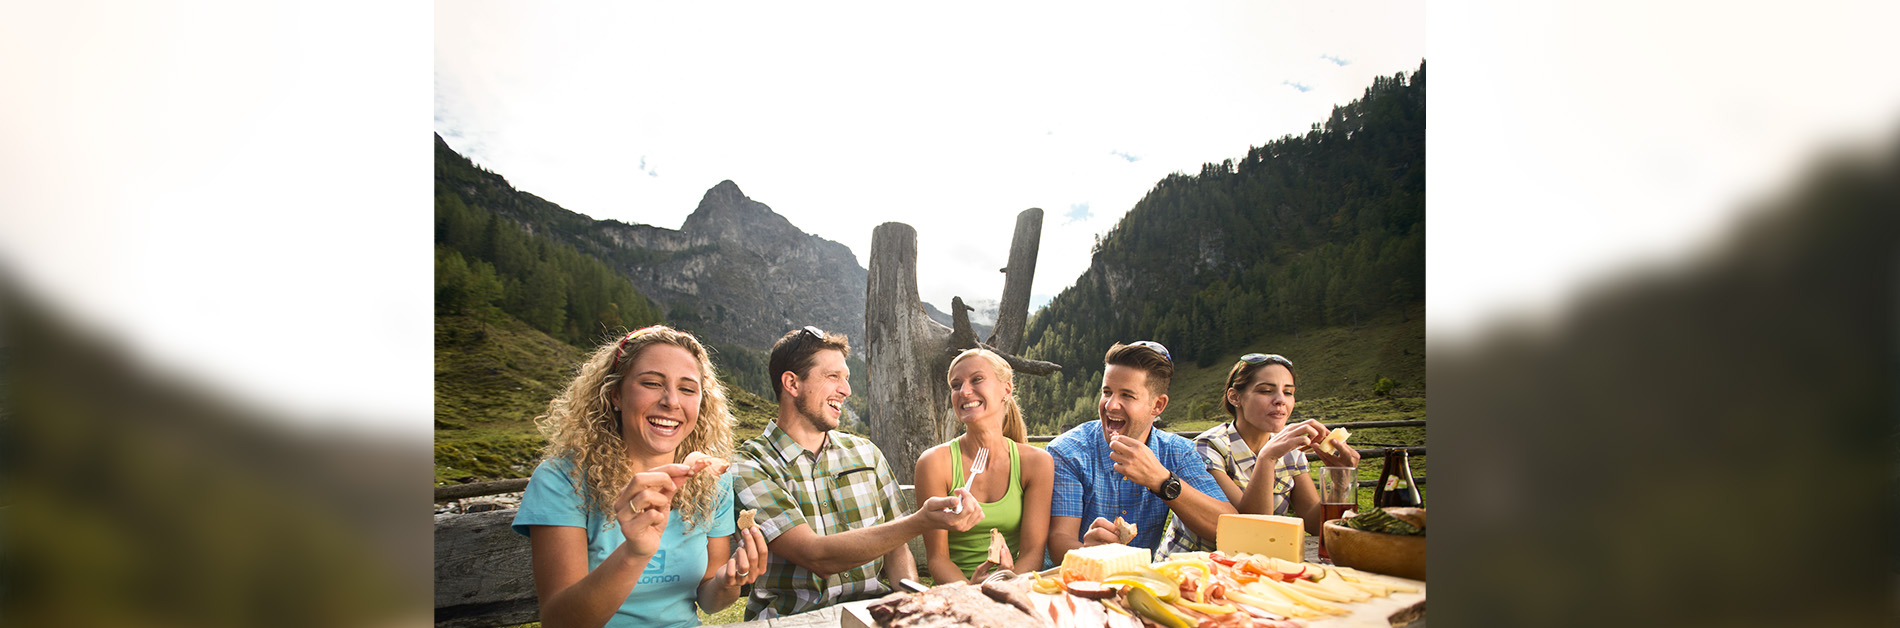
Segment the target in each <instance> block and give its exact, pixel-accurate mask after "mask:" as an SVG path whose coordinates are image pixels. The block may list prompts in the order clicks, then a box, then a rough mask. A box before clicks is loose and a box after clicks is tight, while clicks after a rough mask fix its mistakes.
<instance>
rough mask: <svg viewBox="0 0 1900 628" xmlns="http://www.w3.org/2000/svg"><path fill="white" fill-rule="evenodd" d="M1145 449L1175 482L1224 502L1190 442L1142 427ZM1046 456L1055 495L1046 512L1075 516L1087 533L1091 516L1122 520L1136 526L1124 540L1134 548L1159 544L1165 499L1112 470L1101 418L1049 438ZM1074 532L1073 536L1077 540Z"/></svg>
mask: <svg viewBox="0 0 1900 628" xmlns="http://www.w3.org/2000/svg"><path fill="white" fill-rule="evenodd" d="M1147 444H1148V449H1150V450H1153V451H1154V453H1155V459H1157V460H1160V461H1161V466H1164V467H1167V468H1168V470H1169V471H1172V472H1174V474H1175V475H1178V476H1181V483H1183V484H1186V485H1188V486H1192V487H1194V489H1195V490H1198V491H1200V492H1202V493H1206V494H1208V495H1209V496H1211V497H1213V498H1214V499H1218V500H1221V501H1223V502H1224V501H1227V493H1226V492H1224V491H1222V490H1221V489H1220V484H1219V483H1216V482H1215V481H1214V476H1213V475H1211V474H1209V473H1208V472H1207V465H1206V463H1205V461H1203V460H1201V456H1200V455H1199V454H1197V453H1195V451H1194V442H1193V441H1190V440H1188V439H1185V438H1181V437H1180V436H1177V435H1174V434H1171V433H1168V432H1165V431H1162V430H1160V429H1156V428H1149V430H1148V443H1147ZM1048 451H1049V457H1051V458H1054V459H1055V463H1056V482H1055V493H1054V495H1053V496H1052V498H1051V499H1050V502H1049V514H1050V516H1055V517H1079V518H1081V519H1082V527H1081V530H1080V532H1081V534H1087V533H1088V531H1089V524H1090V523H1092V522H1094V521H1095V518H1096V517H1102V518H1105V519H1108V520H1109V521H1114V520H1115V518H1116V517H1121V518H1123V519H1126V520H1127V521H1128V522H1130V523H1133V524H1135V527H1136V528H1137V530H1136V534H1135V538H1134V539H1133V540H1131V541H1129V542H1128V544H1129V545H1132V546H1135V547H1145V548H1148V549H1149V550H1154V549H1155V548H1157V547H1159V546H1160V545H1161V533H1162V532H1163V531H1164V530H1165V529H1166V528H1167V523H1168V502H1165V501H1161V498H1160V497H1159V496H1157V495H1155V494H1154V493H1153V492H1152V491H1149V490H1148V488H1147V487H1145V486H1142V485H1140V484H1136V483H1134V482H1133V481H1132V480H1129V479H1128V478H1127V477H1125V476H1123V475H1122V474H1120V473H1118V472H1116V471H1115V461H1114V460H1112V459H1110V458H1109V454H1110V453H1113V452H1112V451H1111V450H1110V449H1109V447H1108V440H1107V439H1105V438H1103V437H1102V421H1101V420H1100V419H1097V420H1094V421H1089V422H1087V423H1083V424H1081V425H1077V426H1075V427H1074V428H1073V429H1070V430H1069V431H1067V432H1063V433H1062V435H1061V436H1057V437H1056V439H1055V440H1053V441H1050V442H1049V448H1048ZM1080 538H1081V537H1080V535H1078V536H1077V539H1078V540H1079V539H1080Z"/></svg>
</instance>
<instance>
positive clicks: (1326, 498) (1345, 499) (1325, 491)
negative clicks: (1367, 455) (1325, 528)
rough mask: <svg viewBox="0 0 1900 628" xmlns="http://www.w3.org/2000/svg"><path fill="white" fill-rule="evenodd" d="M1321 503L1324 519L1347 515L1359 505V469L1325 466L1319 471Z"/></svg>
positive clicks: (1329, 519)
mask: <svg viewBox="0 0 1900 628" xmlns="http://www.w3.org/2000/svg"><path fill="white" fill-rule="evenodd" d="M1319 504H1320V510H1321V513H1322V514H1323V517H1322V518H1321V520H1322V521H1331V520H1333V519H1338V518H1340V517H1343V516H1345V514H1346V511H1349V510H1352V509H1354V508H1357V507H1358V505H1359V469H1357V468H1355V467H1323V468H1321V469H1320V472H1319Z"/></svg>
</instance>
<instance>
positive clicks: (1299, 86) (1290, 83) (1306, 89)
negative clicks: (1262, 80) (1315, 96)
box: [1280, 81, 1313, 94]
mask: <svg viewBox="0 0 1900 628" xmlns="http://www.w3.org/2000/svg"><path fill="white" fill-rule="evenodd" d="M1280 84H1281V85H1286V86H1289V87H1292V88H1293V89H1297V90H1300V93H1302V94H1304V93H1306V92H1310V91H1313V86H1311V85H1307V84H1305V83H1295V82H1293V81H1280Z"/></svg>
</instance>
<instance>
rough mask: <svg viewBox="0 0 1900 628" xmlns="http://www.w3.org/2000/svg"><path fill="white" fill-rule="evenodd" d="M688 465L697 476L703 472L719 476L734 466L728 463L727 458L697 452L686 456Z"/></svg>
mask: <svg viewBox="0 0 1900 628" xmlns="http://www.w3.org/2000/svg"><path fill="white" fill-rule="evenodd" d="M686 465H687V466H689V467H692V468H693V473H694V474H695V475H697V474H699V473H700V472H702V471H712V474H713V475H719V474H721V473H725V472H726V468H727V467H730V466H732V463H730V462H726V459H725V458H720V457H718V456H709V455H706V454H703V453H699V452H697V451H695V452H693V453H690V454H686Z"/></svg>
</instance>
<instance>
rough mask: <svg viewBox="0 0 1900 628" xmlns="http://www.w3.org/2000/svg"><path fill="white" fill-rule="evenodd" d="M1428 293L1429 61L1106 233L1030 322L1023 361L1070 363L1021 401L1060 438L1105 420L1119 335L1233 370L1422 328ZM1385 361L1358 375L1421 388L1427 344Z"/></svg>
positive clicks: (1166, 195)
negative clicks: (1282, 349) (1372, 330)
mask: <svg viewBox="0 0 1900 628" xmlns="http://www.w3.org/2000/svg"><path fill="white" fill-rule="evenodd" d="M1424 298H1425V65H1424V63H1423V62H1421V63H1420V64H1419V68H1418V70H1417V71H1416V72H1414V73H1412V74H1411V75H1409V76H1408V75H1406V74H1404V73H1400V74H1398V75H1394V76H1391V77H1380V78H1379V79H1378V80H1377V81H1375V82H1374V84H1373V85H1372V86H1371V87H1369V88H1367V89H1366V92H1365V95H1364V96H1363V97H1362V98H1360V99H1358V100H1355V101H1353V102H1352V103H1350V104H1347V105H1344V106H1340V107H1335V108H1334V110H1333V113H1332V116H1331V117H1330V118H1329V119H1328V120H1326V121H1325V122H1324V123H1323V124H1322V123H1316V124H1315V125H1314V129H1313V130H1312V131H1311V132H1309V133H1307V134H1305V135H1303V136H1291V135H1289V136H1286V137H1283V138H1280V139H1278V140H1274V141H1272V142H1269V143H1267V144H1266V145H1265V146H1258V147H1253V148H1250V149H1249V150H1248V151H1247V153H1246V156H1245V157H1242V158H1240V159H1238V160H1231V159H1230V160H1226V161H1223V162H1221V163H1218V164H1213V163H1210V164H1206V165H1204V166H1203V167H1202V168H1201V172H1200V173H1199V174H1195V175H1185V174H1180V173H1177V174H1174V175H1170V176H1169V177H1168V178H1166V179H1164V180H1162V181H1161V182H1159V183H1157V184H1156V185H1155V187H1154V188H1153V189H1152V190H1150V191H1149V192H1148V194H1147V195H1146V196H1145V197H1144V198H1142V199H1141V200H1140V201H1138V202H1137V203H1136V204H1135V206H1134V207H1133V208H1132V209H1130V210H1129V212H1128V213H1127V215H1126V216H1124V217H1123V219H1122V221H1121V223H1119V224H1118V225H1116V226H1115V228H1114V229H1112V230H1110V231H1109V232H1108V234H1107V235H1106V236H1104V237H1102V238H1101V241H1100V242H1099V243H1098V244H1097V246H1096V248H1095V251H1094V258H1093V260H1092V263H1091V265H1090V268H1089V270H1088V271H1086V272H1085V273H1083V275H1082V276H1081V277H1080V278H1078V279H1077V280H1076V283H1075V285H1073V286H1071V287H1069V288H1067V289H1065V290H1063V291H1062V293H1060V294H1059V295H1057V296H1056V298H1055V299H1054V300H1053V301H1052V302H1051V303H1050V304H1049V306H1048V307H1046V308H1044V309H1042V310H1041V311H1039V312H1038V313H1037V314H1036V315H1035V316H1034V317H1033V318H1032V319H1031V320H1030V322H1029V330H1028V335H1027V340H1028V345H1029V349H1028V350H1027V351H1026V354H1027V355H1028V356H1029V357H1032V358H1036V359H1042V360H1049V361H1053V362H1057V363H1060V364H1063V365H1065V367H1067V368H1066V369H1065V372H1064V373H1062V374H1060V376H1058V377H1054V378H1048V379H1044V378H1024V379H1025V382H1024V383H1023V384H1022V385H1021V386H1020V388H1019V393H1018V394H1019V397H1021V399H1022V402H1023V405H1024V410H1025V414H1026V415H1027V416H1028V417H1029V419H1030V422H1031V424H1032V431H1035V432H1040V433H1052V432H1054V431H1057V430H1060V429H1064V428H1067V427H1068V426H1072V425H1075V424H1077V423H1080V422H1083V421H1087V420H1088V419H1091V418H1094V415H1095V409H1094V404H1093V403H1092V401H1093V396H1094V395H1093V393H1094V388H1095V387H1096V386H1098V385H1099V381H1100V372H1101V368H1102V367H1101V360H1102V353H1103V352H1104V351H1105V350H1106V349H1107V348H1108V347H1109V346H1110V345H1112V344H1114V343H1115V342H1117V341H1131V340H1137V339H1154V340H1158V341H1160V342H1161V343H1162V344H1165V345H1167V346H1168V347H1169V349H1170V350H1171V352H1172V353H1173V354H1174V359H1175V361H1176V363H1177V365H1179V366H1180V367H1182V368H1193V367H1216V366H1222V367H1224V363H1227V362H1228V361H1231V360H1233V359H1235V358H1236V357H1237V356H1239V355H1241V354H1243V353H1247V352H1250V351H1256V350H1265V351H1272V350H1273V348H1272V347H1271V346H1265V345H1264V344H1263V341H1271V340H1272V339H1275V338H1296V337H1298V336H1299V335H1300V334H1302V333H1304V332H1311V331H1315V330H1319V329H1322V328H1344V329H1346V330H1348V331H1349V332H1352V331H1357V330H1359V329H1360V328H1361V327H1362V326H1364V325H1368V324H1370V323H1372V322H1373V321H1379V324H1380V325H1381V329H1380V330H1379V331H1378V333H1380V334H1391V335H1410V334H1411V332H1410V331H1403V330H1401V331H1393V329H1392V328H1393V326H1394V325H1404V324H1406V323H1415V322H1416V321H1414V320H1413V319H1414V317H1415V316H1416V314H1415V313H1416V312H1418V311H1422V308H1420V307H1419V306H1420V305H1422V303H1423V302H1424ZM1314 351H1315V352H1316V353H1322V354H1324V353H1336V352H1330V351H1327V350H1326V349H1325V348H1320V347H1315V348H1314ZM1390 353H1391V355H1389V356H1382V357H1380V358H1378V359H1379V360H1380V361H1381V362H1383V363H1382V364H1375V365H1372V366H1370V367H1361V368H1369V369H1370V370H1367V371H1365V372H1367V373H1377V374H1381V375H1387V376H1399V374H1410V373H1416V376H1415V377H1416V380H1417V381H1396V382H1394V385H1395V386H1405V387H1410V388H1412V389H1414V390H1416V389H1422V387H1423V385H1424V382H1423V365H1424V354H1423V351H1422V343H1421V344H1420V345H1419V350H1417V351H1413V350H1411V349H1410V348H1409V347H1408V348H1403V349H1400V350H1397V351H1392V352H1390ZM1289 357H1292V358H1293V359H1294V360H1295V361H1296V363H1300V364H1302V379H1303V380H1304V377H1305V373H1306V372H1307V370H1308V369H1313V368H1314V367H1319V368H1320V369H1322V370H1323V369H1325V368H1326V367H1328V366H1331V365H1330V364H1329V363H1328V361H1329V360H1336V361H1341V362H1344V361H1350V360H1355V359H1358V358H1363V357H1365V356H1363V355H1361V356H1329V357H1327V358H1324V359H1322V360H1321V361H1318V362H1313V361H1311V360H1312V358H1319V357H1320V356H1319V355H1315V356H1289ZM1303 358H1305V359H1304V360H1303ZM1342 366H1343V364H1342ZM1371 384H1372V383H1371V382H1367V386H1366V388H1367V392H1368V393H1370V392H1372V391H1371V389H1372V385H1371ZM1179 414H1181V413H1180V412H1178V411H1171V412H1170V413H1168V415H1177V416H1178V415H1179ZM1168 415H1164V418H1165V417H1166V416H1168Z"/></svg>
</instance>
